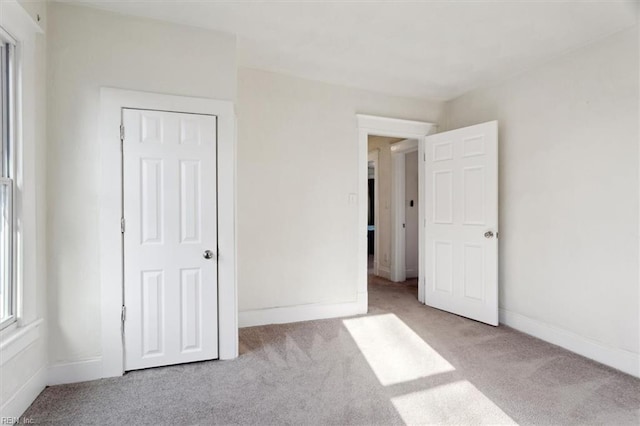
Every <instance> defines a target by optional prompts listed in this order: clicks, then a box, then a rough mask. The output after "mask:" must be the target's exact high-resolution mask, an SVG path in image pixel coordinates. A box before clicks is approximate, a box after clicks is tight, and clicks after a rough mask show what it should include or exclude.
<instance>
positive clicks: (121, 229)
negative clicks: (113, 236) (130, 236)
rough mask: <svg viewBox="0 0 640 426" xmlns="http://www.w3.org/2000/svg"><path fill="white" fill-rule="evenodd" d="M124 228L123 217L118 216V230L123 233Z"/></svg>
mask: <svg viewBox="0 0 640 426" xmlns="http://www.w3.org/2000/svg"><path fill="white" fill-rule="evenodd" d="M124 228H125V220H124V217H121V218H120V232H121V233H123V234H124Z"/></svg>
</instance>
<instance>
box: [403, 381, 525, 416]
mask: <svg viewBox="0 0 640 426" xmlns="http://www.w3.org/2000/svg"><path fill="white" fill-rule="evenodd" d="M391 402H392V403H393V405H394V407H395V408H396V410H397V411H398V413H399V414H400V417H402V420H404V422H405V423H406V424H493V425H512V424H516V422H514V421H513V419H511V417H509V416H508V415H507V414H505V412H504V411H502V410H501V409H500V408H499V407H498V406H497V405H496V404H494V403H493V402H491V400H490V399H489V398H487V397H486V396H485V395H484V394H483V393H482V392H480V391H479V390H478V389H477V388H476V387H475V386H473V385H472V384H471V383H469V382H468V381H466V380H461V381H457V382H453V383H447V384H445V385H440V386H436V387H433V388H430V389H425V390H422V391H419V392H413V393H410V394H407V395H401V396H398V397H395V398H392V399H391Z"/></svg>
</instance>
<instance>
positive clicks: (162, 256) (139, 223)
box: [122, 108, 218, 370]
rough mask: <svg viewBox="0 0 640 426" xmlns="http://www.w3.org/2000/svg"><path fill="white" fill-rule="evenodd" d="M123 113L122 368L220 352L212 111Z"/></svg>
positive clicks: (213, 355)
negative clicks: (208, 253) (209, 113)
mask: <svg viewBox="0 0 640 426" xmlns="http://www.w3.org/2000/svg"><path fill="white" fill-rule="evenodd" d="M122 120H123V125H124V129H125V137H124V141H123V209H124V218H125V221H126V222H125V232H124V304H125V306H126V320H125V322H124V336H125V337H124V340H125V370H134V369H140V368H148V367H155V366H160V365H169V364H177V363H184V362H192V361H200V360H208V359H215V358H218V300H217V297H218V288H217V286H218V278H217V276H218V272H217V206H216V188H217V185H216V117H215V116H212V115H202V114H188V113H175V112H165V111H153V110H139V109H128V108H125V109H123V113H122ZM206 250H210V252H211V254H212V257H211V258H210V259H206V258H205V256H204V254H205V251H206Z"/></svg>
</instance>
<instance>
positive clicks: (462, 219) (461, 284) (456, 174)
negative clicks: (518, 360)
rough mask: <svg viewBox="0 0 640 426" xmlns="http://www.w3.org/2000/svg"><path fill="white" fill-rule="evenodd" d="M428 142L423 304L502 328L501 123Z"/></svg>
mask: <svg viewBox="0 0 640 426" xmlns="http://www.w3.org/2000/svg"><path fill="white" fill-rule="evenodd" d="M425 142H426V144H425V147H424V148H425V151H424V152H425V174H424V178H425V186H424V187H425V197H424V201H423V205H422V207H423V208H424V211H425V246H426V247H425V251H424V253H425V258H424V262H425V304H427V305H429V306H433V307H434V308H438V309H442V310H445V311H449V312H452V313H454V314H458V315H462V316H465V317H468V318H472V319H474V320H478V321H482V322H485V323H487V324H491V325H498V239H497V238H498V122H497V121H491V122H488V123H483V124H478V125H476V126H470V127H465V128H462V129H457V130H452V131H449V132H443V133H437V134H435V135H432V136H428V137H427V138H426V141H425Z"/></svg>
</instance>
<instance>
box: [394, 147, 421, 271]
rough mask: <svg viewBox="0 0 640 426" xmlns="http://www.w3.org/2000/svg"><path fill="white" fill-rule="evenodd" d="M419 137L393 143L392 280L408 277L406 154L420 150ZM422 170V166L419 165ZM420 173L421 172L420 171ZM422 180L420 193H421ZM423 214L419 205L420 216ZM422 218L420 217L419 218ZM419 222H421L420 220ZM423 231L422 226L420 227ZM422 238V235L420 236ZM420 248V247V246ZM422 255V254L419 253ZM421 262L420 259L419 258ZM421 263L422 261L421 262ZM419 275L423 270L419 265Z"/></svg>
mask: <svg viewBox="0 0 640 426" xmlns="http://www.w3.org/2000/svg"><path fill="white" fill-rule="evenodd" d="M418 146H419V143H418V140H417V139H405V140H403V141H400V142H396V143H394V144H392V145H391V268H390V269H391V281H394V282H403V281H405V280H406V279H407V264H406V245H405V241H406V234H405V228H404V227H403V224H404V223H405V222H406V205H405V204H406V203H405V188H406V175H405V170H406V154H409V153H410V152H415V151H418V149H419V148H418ZM418 169H419V170H420V167H418ZM418 173H419V172H418ZM419 187H420V181H419V182H418V193H420V189H419ZM422 214H423V212H422V209H421V208H420V206H419V205H418V216H419V217H420V218H422V217H423V216H421V215H422ZM419 220H420V219H419ZM418 223H419V222H418ZM418 229H419V230H420V232H422V227H418ZM418 238H420V237H418ZM418 250H420V247H418ZM418 257H420V254H418ZM418 262H419V260H418ZM419 264H420V263H419ZM419 269H420V271H418V275H420V273H421V271H422V267H419Z"/></svg>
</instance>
